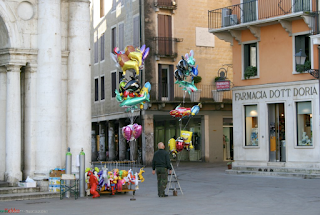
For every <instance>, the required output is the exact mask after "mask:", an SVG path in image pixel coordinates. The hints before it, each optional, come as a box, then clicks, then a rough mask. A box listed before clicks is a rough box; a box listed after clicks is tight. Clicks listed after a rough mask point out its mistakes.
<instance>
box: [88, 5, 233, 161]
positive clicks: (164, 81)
mask: <svg viewBox="0 0 320 215" xmlns="http://www.w3.org/2000/svg"><path fill="white" fill-rule="evenodd" d="M226 2H229V1H222V2H220V1H219V2H218V1H204V2H203V1H202V2H198V1H171V0H163V1H160V0H144V1H143V0H141V1H138V0H136V1H133V0H125V1H120V0H119V1H115V0H114V1H103V0H101V1H97V2H96V3H93V7H92V20H93V26H92V31H91V35H93V36H92V38H91V47H92V48H93V49H92V52H93V53H95V55H93V56H92V58H91V61H92V62H94V63H93V65H94V66H93V67H92V79H91V80H92V160H95V161H96V160H124V159H134V160H136V159H138V157H139V155H140V154H141V155H142V160H143V163H144V164H150V162H151V160H152V157H153V153H154V151H155V150H157V148H156V145H157V143H158V142H160V141H162V142H164V143H165V145H166V147H167V149H168V145H167V143H168V141H169V139H170V138H172V137H173V136H176V137H179V136H180V130H183V129H185V130H189V131H192V132H193V134H194V136H193V142H194V143H195V149H194V150H192V151H190V152H189V151H185V150H184V151H182V152H181V159H182V160H196V161H198V160H202V161H204V160H205V161H207V162H219V161H223V160H227V159H231V157H232V156H231V155H230V151H231V153H232V149H231V146H232V143H231V141H232V109H231V96H232V95H231V92H230V91H228V92H225V93H220V94H221V99H216V100H214V99H213V92H212V91H215V90H216V87H215V82H214V80H215V78H216V77H217V76H218V75H219V74H220V73H219V71H225V72H224V74H225V75H226V76H227V78H228V79H229V80H232V78H233V77H232V75H233V73H232V65H231V61H232V56H231V53H232V52H231V47H230V44H228V43H226V42H224V41H221V40H219V39H217V38H216V37H214V36H213V35H212V34H209V33H208V28H207V26H208V22H207V20H205V19H203V16H205V14H206V13H207V12H206V11H207V8H208V7H212V6H213V5H219V4H221V5H222V4H223V3H226ZM99 3H100V4H99ZM101 8H103V9H101ZM194 8H197V10H196V11H194ZM102 11H103V12H102ZM143 44H145V45H146V47H149V48H150V52H149V55H148V57H147V58H146V59H145V61H144V68H143V69H142V70H141V71H140V76H139V81H140V82H141V84H142V85H143V84H144V83H145V82H150V83H151V92H150V102H148V103H147V104H145V105H144V108H143V110H141V111H136V112H134V113H126V112H125V111H124V109H123V108H119V103H118V102H117V101H116V98H115V93H114V91H115V90H116V89H118V88H119V82H120V81H121V79H122V73H121V70H119V69H117V68H116V67H115V66H114V62H113V61H112V59H110V52H112V51H113V48H114V47H119V49H120V50H123V49H124V48H125V47H126V46H127V45H133V46H134V47H141V46H142V45H143ZM101 50H102V51H101ZM190 50H193V51H194V57H195V59H196V65H198V70H199V76H201V77H202V81H201V82H200V83H198V84H196V86H197V88H198V89H200V90H199V91H198V93H197V94H191V95H189V94H185V92H184V91H183V90H182V88H180V87H179V86H178V85H177V84H174V83H175V78H174V71H175V69H176V68H175V67H176V65H177V63H178V62H179V61H180V60H181V56H184V55H185V54H186V53H189V52H190ZM220 69H221V70H220ZM215 93H216V92H215ZM199 101H200V102H201V106H202V108H201V110H200V112H199V114H198V115H196V116H194V117H192V118H190V120H189V118H186V119H183V120H182V121H181V123H180V122H179V121H178V119H175V118H173V117H172V116H170V115H169V112H170V110H173V109H175V108H176V107H177V106H178V105H179V104H180V103H181V104H182V105H184V106H185V107H190V108H191V107H192V106H194V105H196V104H198V103H199ZM130 118H134V120H135V121H134V122H135V123H138V124H140V125H142V127H143V132H142V135H141V137H140V138H138V139H137V141H136V142H134V143H132V142H127V141H126V140H125V139H124V137H123V135H122V133H121V128H122V127H123V126H125V125H128V124H130V120H129V119H130ZM223 133H225V136H228V138H224V135H223ZM224 140H225V141H224ZM226 140H227V142H228V143H227V142H226ZM230 143H231V144H230ZM224 144H225V145H227V146H224ZM129 150H131V151H130V153H129ZM132 150H133V151H132ZM227 151H228V152H227Z"/></svg>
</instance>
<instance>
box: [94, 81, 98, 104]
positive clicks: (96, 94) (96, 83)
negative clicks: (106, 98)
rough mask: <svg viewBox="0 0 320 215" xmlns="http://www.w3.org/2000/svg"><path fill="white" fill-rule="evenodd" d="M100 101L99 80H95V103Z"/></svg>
mask: <svg viewBox="0 0 320 215" xmlns="http://www.w3.org/2000/svg"><path fill="white" fill-rule="evenodd" d="M98 100H99V80H98V79H97V78H95V79H94V101H98Z"/></svg>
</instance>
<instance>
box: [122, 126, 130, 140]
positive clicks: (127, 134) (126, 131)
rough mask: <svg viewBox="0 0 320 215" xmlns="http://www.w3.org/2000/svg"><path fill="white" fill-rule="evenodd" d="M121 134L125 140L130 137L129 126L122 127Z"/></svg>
mask: <svg viewBox="0 0 320 215" xmlns="http://www.w3.org/2000/svg"><path fill="white" fill-rule="evenodd" d="M122 135H123V137H124V138H125V139H126V140H127V141H129V140H130V139H131V135H132V130H131V128H130V127H129V126H124V127H122Z"/></svg>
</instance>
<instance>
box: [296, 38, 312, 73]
mask: <svg viewBox="0 0 320 215" xmlns="http://www.w3.org/2000/svg"><path fill="white" fill-rule="evenodd" d="M294 47H295V53H298V52H300V51H301V52H302V53H303V54H305V56H306V59H305V61H304V64H302V65H299V64H297V62H295V65H296V71H297V72H304V71H306V70H309V69H311V52H310V37H309V35H298V36H295V37H294Z"/></svg>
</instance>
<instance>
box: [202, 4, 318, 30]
mask: <svg viewBox="0 0 320 215" xmlns="http://www.w3.org/2000/svg"><path fill="white" fill-rule="evenodd" d="M316 1H317V0H312V2H311V3H310V1H309V0H307V1H306V0H263V1H259V0H253V1H249V2H246V3H242V4H236V5H232V6H228V7H224V8H220V9H216V10H211V11H208V28H209V30H210V29H220V28H224V27H228V26H233V25H238V24H242V23H248V22H253V21H257V20H263V19H268V18H271V17H277V16H283V15H286V14H291V13H296V12H301V11H303V12H306V13H307V14H308V13H310V12H311V8H313V9H315V8H316V3H315V2H316ZM314 11H316V10H314ZM310 15H312V14H311V13H310Z"/></svg>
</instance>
